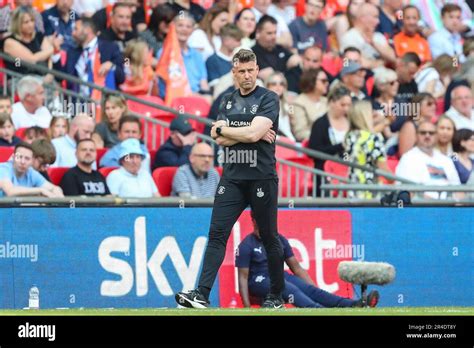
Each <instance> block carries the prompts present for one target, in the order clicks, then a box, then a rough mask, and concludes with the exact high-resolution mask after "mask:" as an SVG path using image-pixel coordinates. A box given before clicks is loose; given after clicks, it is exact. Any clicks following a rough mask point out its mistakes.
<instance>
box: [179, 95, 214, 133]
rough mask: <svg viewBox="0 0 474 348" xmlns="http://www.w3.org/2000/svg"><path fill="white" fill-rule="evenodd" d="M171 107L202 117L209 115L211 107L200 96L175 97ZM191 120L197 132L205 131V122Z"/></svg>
mask: <svg viewBox="0 0 474 348" xmlns="http://www.w3.org/2000/svg"><path fill="white" fill-rule="evenodd" d="M171 107H172V108H173V109H176V110H178V111H179V112H180V113H188V114H191V115H196V116H200V117H207V116H208V115H209V110H210V109H211V106H210V105H209V103H208V102H207V101H206V99H204V98H200V97H181V98H175V99H173V101H172V102H171ZM189 122H190V123H191V125H192V126H193V128H194V129H195V130H196V131H197V132H199V133H202V132H203V131H204V123H199V122H197V121H195V120H189Z"/></svg>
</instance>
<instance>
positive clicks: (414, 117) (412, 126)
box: [398, 93, 436, 157]
mask: <svg viewBox="0 0 474 348" xmlns="http://www.w3.org/2000/svg"><path fill="white" fill-rule="evenodd" d="M409 106H410V107H411V108H410V109H411V111H412V113H411V115H410V119H409V120H408V121H406V122H405V123H404V124H403V126H402V129H400V134H399V137H398V155H399V157H401V156H402V155H403V154H404V153H405V152H407V151H409V150H410V149H412V148H413V147H414V146H415V143H416V131H417V129H418V125H419V123H420V122H424V121H428V122H431V123H435V121H436V102H435V99H434V98H433V96H432V95H431V94H429V93H418V94H417V95H415V96H414V97H413V99H412V100H411V104H410V105H409Z"/></svg>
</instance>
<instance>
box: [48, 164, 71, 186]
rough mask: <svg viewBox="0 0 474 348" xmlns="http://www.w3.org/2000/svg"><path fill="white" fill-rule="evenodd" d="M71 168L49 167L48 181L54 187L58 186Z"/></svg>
mask: <svg viewBox="0 0 474 348" xmlns="http://www.w3.org/2000/svg"><path fill="white" fill-rule="evenodd" d="M69 169H71V168H69V167H50V168H48V175H49V179H50V180H51V182H52V183H53V184H54V185H59V184H60V183H61V179H62V178H63V176H64V174H65V173H66V172H67V171H68V170H69Z"/></svg>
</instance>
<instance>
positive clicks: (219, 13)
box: [188, 6, 229, 61]
mask: <svg viewBox="0 0 474 348" xmlns="http://www.w3.org/2000/svg"><path fill="white" fill-rule="evenodd" d="M228 22H229V12H228V11H227V9H224V8H221V7H218V6H214V7H211V8H210V9H209V10H207V11H206V14H205V15H204V17H203V19H202V21H201V22H200V23H199V27H198V28H197V29H195V30H194V31H193V33H192V34H191V36H190V37H189V39H188V46H189V47H191V48H194V49H196V50H198V51H199V53H201V56H202V59H203V60H204V61H206V60H207V58H209V57H210V56H212V55H213V54H214V53H215V52H218V51H219V49H220V48H221V44H222V40H221V37H220V32H221V29H222V28H223V27H224V25H226V24H227V23H228Z"/></svg>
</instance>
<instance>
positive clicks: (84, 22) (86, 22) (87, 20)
mask: <svg viewBox="0 0 474 348" xmlns="http://www.w3.org/2000/svg"><path fill="white" fill-rule="evenodd" d="M76 21H81V22H82V26H83V27H89V28H91V29H92V31H93V32H94V34H97V25H96V24H95V22H94V20H93V19H92V18H89V17H80V18H78V19H77V20H76Z"/></svg>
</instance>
